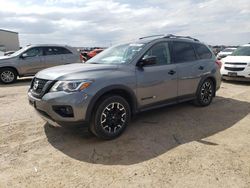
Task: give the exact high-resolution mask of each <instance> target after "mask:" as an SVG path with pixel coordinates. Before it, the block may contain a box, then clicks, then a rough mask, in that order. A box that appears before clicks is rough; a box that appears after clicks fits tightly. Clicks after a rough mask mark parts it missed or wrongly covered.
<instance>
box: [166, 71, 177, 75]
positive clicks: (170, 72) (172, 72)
mask: <svg viewBox="0 0 250 188" xmlns="http://www.w3.org/2000/svg"><path fill="white" fill-rule="evenodd" d="M175 73H176V72H175V71H174V70H170V71H169V72H168V74H170V75H173V74H175Z"/></svg>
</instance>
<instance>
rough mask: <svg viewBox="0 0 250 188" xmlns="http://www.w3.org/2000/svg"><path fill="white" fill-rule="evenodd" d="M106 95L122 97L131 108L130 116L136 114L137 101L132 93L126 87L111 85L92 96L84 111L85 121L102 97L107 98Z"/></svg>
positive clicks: (88, 118)
mask: <svg viewBox="0 0 250 188" xmlns="http://www.w3.org/2000/svg"><path fill="white" fill-rule="evenodd" d="M107 95H119V96H121V97H123V98H124V99H126V101H127V102H128V104H129V106H130V108H131V113H132V114H135V113H136V111H137V100H136V96H135V93H134V92H133V91H132V89H130V88H129V87H127V86H123V85H112V86H108V87H105V88H103V89H101V90H100V91H98V92H97V93H96V94H95V95H94V97H93V98H92V100H91V101H90V104H89V105H88V108H87V111H86V120H87V121H88V122H89V121H90V119H91V114H92V111H93V110H94V109H95V107H96V105H97V104H98V102H99V101H100V100H101V99H102V98H103V97H104V96H107Z"/></svg>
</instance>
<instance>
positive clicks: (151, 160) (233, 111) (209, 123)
mask: <svg viewBox="0 0 250 188" xmlns="http://www.w3.org/2000/svg"><path fill="white" fill-rule="evenodd" d="M29 82H30V80H29V79H26V80H21V81H19V82H18V83H17V84H14V85H9V86H3V85H1V86H0V108H1V110H0V187H45V185H46V187H63V186H65V187H108V186H111V187H128V186H129V187H250V84H242V83H232V82H226V83H223V84H222V87H221V89H220V90H219V92H218V96H217V97H216V98H215V100H214V102H213V104H212V105H210V106H209V107H206V108H197V107H195V106H193V105H190V104H189V103H185V104H180V105H177V106H172V107H167V108H162V109H159V110H153V111H150V112H146V113H143V114H140V115H138V116H137V117H136V118H135V119H134V120H133V121H132V123H131V125H130V126H129V127H128V129H127V130H126V132H125V133H124V134H123V135H122V136H121V137H120V138H118V139H116V140H112V141H102V140H98V139H97V138H95V137H93V136H91V135H89V134H88V133H87V130H86V129H84V128H81V129H79V128H78V129H77V128H74V129H63V128H53V127H51V126H49V125H48V124H46V123H45V122H44V121H43V120H42V119H41V118H40V117H39V116H38V115H37V114H36V113H35V112H34V110H33V109H32V107H30V106H29V105H28V102H27V97H26V92H27V89H28V85H29Z"/></svg>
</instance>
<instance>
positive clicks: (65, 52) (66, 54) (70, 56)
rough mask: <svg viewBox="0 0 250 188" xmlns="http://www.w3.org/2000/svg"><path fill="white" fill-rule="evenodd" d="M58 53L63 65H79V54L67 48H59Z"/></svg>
mask: <svg viewBox="0 0 250 188" xmlns="http://www.w3.org/2000/svg"><path fill="white" fill-rule="evenodd" d="M59 51H60V53H61V54H62V61H63V64H71V63H80V62H81V61H80V53H77V51H76V50H74V53H73V52H72V51H70V50H69V49H67V48H64V47H60V48H59Z"/></svg>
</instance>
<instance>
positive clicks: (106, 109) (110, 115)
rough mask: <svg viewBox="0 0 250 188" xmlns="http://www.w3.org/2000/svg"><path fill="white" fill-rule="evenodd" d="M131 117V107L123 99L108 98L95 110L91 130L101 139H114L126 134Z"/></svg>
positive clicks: (119, 97)
mask: <svg viewBox="0 0 250 188" xmlns="http://www.w3.org/2000/svg"><path fill="white" fill-rule="evenodd" d="M130 116H131V110H130V106H129V104H128V102H127V101H126V100H125V99H124V98H123V97H121V96H106V97H104V98H103V99H101V101H100V103H99V104H98V105H97V106H96V108H95V112H94V115H93V118H92V121H91V124H90V130H91V131H92V133H94V134H95V135H96V136H97V137H99V138H102V139H106V140H110V139H114V138H116V137H118V136H119V135H120V134H121V133H122V132H124V130H125V129H126V127H127V125H128V123H129V121H130Z"/></svg>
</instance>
